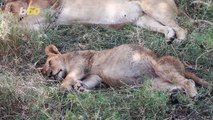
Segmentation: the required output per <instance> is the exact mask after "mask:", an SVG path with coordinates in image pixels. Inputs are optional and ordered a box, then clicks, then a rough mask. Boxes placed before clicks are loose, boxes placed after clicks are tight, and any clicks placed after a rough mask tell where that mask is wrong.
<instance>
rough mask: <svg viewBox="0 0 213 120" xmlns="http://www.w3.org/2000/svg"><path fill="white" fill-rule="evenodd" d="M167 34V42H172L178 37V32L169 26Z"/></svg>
mask: <svg viewBox="0 0 213 120" xmlns="http://www.w3.org/2000/svg"><path fill="white" fill-rule="evenodd" d="M165 36H166V42H167V44H172V42H173V41H174V40H175V39H176V33H175V31H174V30H173V29H172V28H168V32H167V34H165Z"/></svg>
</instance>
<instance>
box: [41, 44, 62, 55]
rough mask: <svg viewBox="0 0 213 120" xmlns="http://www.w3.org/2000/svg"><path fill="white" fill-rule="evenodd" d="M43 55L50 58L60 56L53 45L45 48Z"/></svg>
mask: <svg viewBox="0 0 213 120" xmlns="http://www.w3.org/2000/svg"><path fill="white" fill-rule="evenodd" d="M45 53H46V55H47V56H52V55H57V54H61V53H60V52H59V51H58V48H57V47H56V46H55V45H49V46H47V47H46V48H45Z"/></svg>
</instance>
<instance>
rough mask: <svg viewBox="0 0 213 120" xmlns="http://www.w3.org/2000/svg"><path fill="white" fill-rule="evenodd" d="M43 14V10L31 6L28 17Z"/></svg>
mask: <svg viewBox="0 0 213 120" xmlns="http://www.w3.org/2000/svg"><path fill="white" fill-rule="evenodd" d="M40 12H41V8H36V7H33V6H29V7H28V9H27V15H39V14H40Z"/></svg>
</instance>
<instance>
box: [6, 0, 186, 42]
mask: <svg viewBox="0 0 213 120" xmlns="http://www.w3.org/2000/svg"><path fill="white" fill-rule="evenodd" d="M12 1H14V2H8V3H7V4H8V5H6V8H8V9H5V11H11V9H9V8H11V6H13V7H14V6H16V7H15V8H18V7H19V6H20V3H19V2H17V1H15V0H12ZM18 1H20V0H18ZM21 2H25V3H27V4H29V6H34V7H37V8H42V11H41V13H40V15H38V16H24V18H23V19H22V22H23V23H24V25H27V27H29V28H33V29H40V28H43V27H45V26H48V24H47V19H46V16H45V9H49V8H50V12H51V13H53V14H54V15H53V16H54V18H53V20H52V21H54V24H56V25H70V24H72V23H83V24H101V25H109V26H122V25H125V24H127V23H133V24H134V25H136V26H139V27H143V28H147V29H150V30H153V31H157V32H160V33H163V34H164V35H165V36H166V38H167V39H168V40H173V39H174V38H175V37H176V36H177V38H178V39H181V40H182V39H184V38H185V36H186V31H185V30H184V29H182V28H181V27H179V26H178V24H177V23H176V20H175V18H176V16H177V7H176V5H175V3H174V1H173V0H26V1H21ZM8 6H9V7H8ZM23 7H24V8H25V9H27V8H26V6H23ZM11 12H14V13H19V12H17V11H16V12H15V11H14V10H13V11H11Z"/></svg>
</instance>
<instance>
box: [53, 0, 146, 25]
mask: <svg viewBox="0 0 213 120" xmlns="http://www.w3.org/2000/svg"><path fill="white" fill-rule="evenodd" d="M72 2H74V3H72ZM141 15H142V10H141V8H140V6H139V5H138V4H136V3H134V2H129V1H128V0H107V1H104V2H103V1H102V0H86V1H85V0H78V1H74V0H73V1H72V0H70V1H68V2H67V3H65V5H64V7H63V9H62V11H61V13H60V15H59V16H58V20H57V23H58V24H65V25H66V24H71V23H73V22H78V23H87V24H104V25H109V24H124V23H128V22H133V21H135V20H137V19H138V18H139V17H140V16H141Z"/></svg>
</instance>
